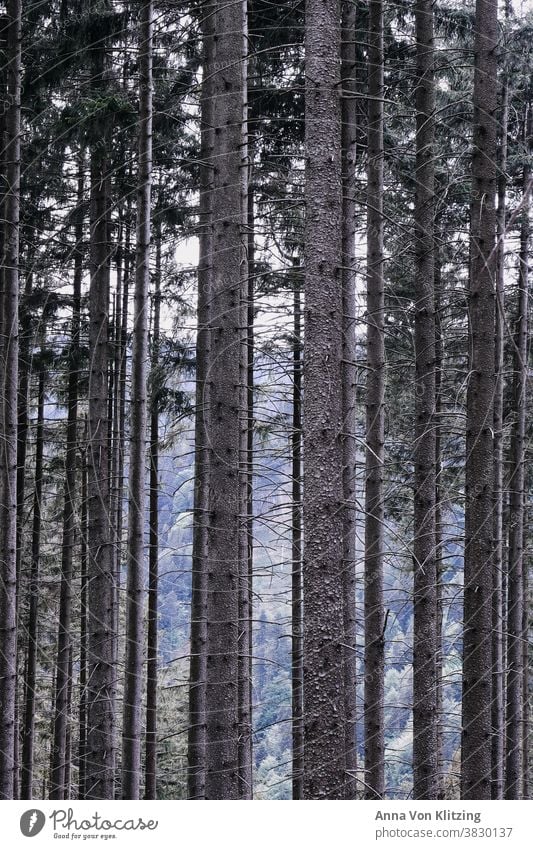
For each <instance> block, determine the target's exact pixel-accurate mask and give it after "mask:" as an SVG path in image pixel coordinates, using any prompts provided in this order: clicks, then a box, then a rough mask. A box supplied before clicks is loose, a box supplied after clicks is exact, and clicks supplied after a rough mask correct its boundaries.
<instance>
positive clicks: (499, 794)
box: [491, 67, 509, 799]
mask: <svg viewBox="0 0 533 849" xmlns="http://www.w3.org/2000/svg"><path fill="white" fill-rule="evenodd" d="M503 73H504V76H503V81H502V99H501V107H500V134H501V138H500V148H499V150H500V159H499V172H498V210H497V215H496V227H497V238H498V244H497V252H496V315H495V356H494V370H495V383H494V496H493V497H494V513H493V535H494V554H493V560H492V592H493V597H492V706H491V708H492V709H491V724H492V777H491V796H492V798H493V799H501V798H503V777H504V740H505V730H504V716H505V712H504V699H503V692H504V671H503V592H502V588H503V548H504V546H503V388H504V374H503V370H504V331H505V286H504V260H505V219H506V212H505V205H506V189H507V124H508V119H509V86H508V81H507V70H506V68H505V67H504V72H503Z"/></svg>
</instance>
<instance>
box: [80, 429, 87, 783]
mask: <svg viewBox="0 0 533 849" xmlns="http://www.w3.org/2000/svg"><path fill="white" fill-rule="evenodd" d="M84 442H85V445H84V448H83V452H82V458H81V517H80V518H81V528H80V537H81V545H80V710H79V743H78V799H85V798H86V793H87V631H88V627H87V625H88V623H87V614H88V598H87V583H88V574H87V535H88V517H87V419H86V420H85V433H84Z"/></svg>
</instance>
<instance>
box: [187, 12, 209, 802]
mask: <svg viewBox="0 0 533 849" xmlns="http://www.w3.org/2000/svg"><path fill="white" fill-rule="evenodd" d="M202 34H203V49H204V56H203V81H202V101H201V126H200V135H201V151H200V159H201V163H200V210H199V228H200V232H199V252H200V256H199V263H198V303H197V310H196V315H197V322H198V325H197V327H198V329H197V336H196V415H195V432H194V445H195V448H194V507H193V515H194V523H193V550H192V595H191V648H190V670H189V732H188V742H187V745H188V748H187V760H188V771H187V793H188V797H189V799H203V798H204V797H205V733H206V716H205V697H206V696H205V682H206V662H207V588H206V580H207V542H208V538H207V526H208V504H207V496H208V489H207V482H208V478H207V462H208V455H207V436H206V421H207V415H208V404H209V401H208V396H207V390H208V383H207V364H208V362H209V356H210V355H209V302H210V297H211V272H212V262H213V256H212V252H213V244H212V238H213V232H212V230H213V222H212V203H213V168H214V165H213V151H214V147H213V145H214V131H213V120H214V117H213V116H214V113H213V107H214V100H213V95H214V88H213V86H214V72H215V66H214V38H213V37H214V29H213V8H212V4H205V9H204V13H203V18H202Z"/></svg>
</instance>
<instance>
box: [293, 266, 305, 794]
mask: <svg viewBox="0 0 533 849" xmlns="http://www.w3.org/2000/svg"><path fill="white" fill-rule="evenodd" d="M301 274H302V272H301V268H300V267H299V265H295V268H294V284H293V285H294V335H293V394H292V439H291V456H292V798H293V799H303V770H304V760H303V754H304V726H303V675H304V667H303V583H302V582H303V575H302V303H301V300H302V298H301Z"/></svg>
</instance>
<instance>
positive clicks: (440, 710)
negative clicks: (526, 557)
mask: <svg viewBox="0 0 533 849" xmlns="http://www.w3.org/2000/svg"><path fill="white" fill-rule="evenodd" d="M440 243H441V239H440V237H438V238H437V240H436V245H437V244H440ZM442 306H443V288H442V276H441V258H440V256H439V252H438V250H437V247H436V246H435V558H436V577H437V652H436V665H437V670H436V676H437V682H436V688H437V695H436V711H437V719H436V721H437V753H436V758H437V799H443V798H444V777H445V774H446V771H445V766H444V725H445V721H446V720H445V716H444V670H443V662H444V631H443V627H444V602H445V596H444V529H443V515H442V470H443V463H442V410H443V405H442V375H443V368H444V343H443V335H442V315H441V311H442Z"/></svg>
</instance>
